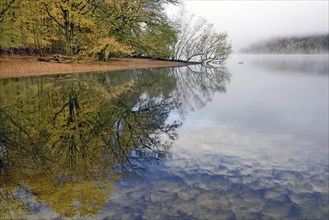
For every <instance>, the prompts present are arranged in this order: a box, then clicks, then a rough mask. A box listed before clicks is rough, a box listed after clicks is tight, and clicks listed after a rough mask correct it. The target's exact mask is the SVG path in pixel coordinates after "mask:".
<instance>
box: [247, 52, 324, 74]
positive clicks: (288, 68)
mask: <svg viewBox="0 0 329 220" xmlns="http://www.w3.org/2000/svg"><path fill="white" fill-rule="evenodd" d="M328 60H329V55H328V54H324V55H264V56H263V57H262V59H260V58H259V56H258V57H257V59H254V60H253V63H254V64H255V65H257V66H260V67H263V68H264V69H270V70H272V71H276V72H277V73H280V72H297V73H307V74H328V72H329V65H328Z"/></svg>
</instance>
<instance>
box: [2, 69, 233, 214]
mask: <svg viewBox="0 0 329 220" xmlns="http://www.w3.org/2000/svg"><path fill="white" fill-rule="evenodd" d="M229 79H230V75H229V73H228V72H227V70H226V69H225V68H214V69H203V68H201V67H193V68H192V67H183V68H172V69H168V68H166V69H158V70H133V71H126V72H113V73H106V74H84V75H80V76H57V77H38V78H33V77H32V78H25V79H3V80H1V81H0V101H1V102H0V103H1V105H0V162H1V164H0V165H1V167H0V170H1V174H0V196H1V202H0V213H1V214H0V218H17V217H24V216H26V215H27V214H28V213H30V212H32V213H33V212H34V211H35V210H36V209H39V208H40V203H43V204H45V205H48V206H50V207H51V208H52V209H53V210H54V211H55V212H56V213H57V214H58V215H60V216H62V217H75V216H92V215H95V214H97V213H98V211H99V209H100V208H101V207H102V205H103V204H104V203H105V202H106V201H108V200H109V199H110V192H111V189H112V188H113V187H114V185H115V183H116V181H118V180H119V179H121V178H123V177H141V176H142V175H143V172H145V171H146V170H147V168H148V167H149V166H150V165H151V164H157V163H160V162H161V161H162V160H163V159H165V158H168V157H170V146H171V144H172V141H174V140H175V139H176V137H177V132H176V129H177V128H178V127H179V126H180V125H181V124H182V123H181V121H182V120H181V119H180V120H179V121H170V120H168V117H169V114H170V113H171V112H172V111H177V112H180V113H181V116H183V115H184V114H186V113H187V110H191V109H193V108H202V107H203V106H205V105H206V103H207V102H208V101H209V100H211V98H212V96H213V94H214V93H215V92H225V86H226V83H227V82H228V81H229Z"/></svg>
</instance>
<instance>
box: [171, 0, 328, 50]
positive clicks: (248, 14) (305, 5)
mask: <svg viewBox="0 0 329 220" xmlns="http://www.w3.org/2000/svg"><path fill="white" fill-rule="evenodd" d="M328 2H329V1H327V0H324V1H316V0H313V1H312V0H309V1H305V0H304V1H296V0H295V1H288V0H283V1H247V0H245V1H222V0H217V1H204V0H202V1H201V0H195V1H193V0H183V4H184V5H185V8H186V9H187V10H188V11H189V12H191V13H194V14H195V15H196V16H200V17H204V18H206V19H207V20H208V22H209V23H212V24H214V26H215V28H216V30H217V31H218V32H224V31H226V32H228V34H229V36H230V40H231V41H232V45H233V50H234V51H235V52H238V51H239V50H240V49H241V48H244V47H247V46H249V45H250V44H252V43H255V42H258V41H262V40H266V39H270V38H273V37H286V36H287V37H291V36H305V35H307V36H309V35H316V34H326V33H328V26H329V23H328V10H329V9H328V7H329V4H328ZM176 8H177V7H169V8H168V10H167V11H168V14H169V16H172V15H173V14H175V13H176V11H177V10H176Z"/></svg>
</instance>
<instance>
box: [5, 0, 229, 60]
mask: <svg viewBox="0 0 329 220" xmlns="http://www.w3.org/2000/svg"><path fill="white" fill-rule="evenodd" d="M168 4H179V1H178V0H53V1H50V0H7V1H1V3H0V33H1V34H0V50H1V51H2V52H11V53H15V52H17V53H37V54H39V55H41V56H43V55H45V54H63V55H74V54H79V55H82V56H86V57H90V56H94V57H98V58H99V59H100V60H104V61H107V60H108V59H109V58H111V57H118V56H143V57H151V58H157V59H174V60H184V61H190V60H192V58H196V57H198V58H200V59H199V60H200V61H206V60H221V59H222V58H225V57H226V54H229V53H230V50H229V49H230V45H229V44H228V43H227V34H225V33H216V32H215V30H214V28H213V27H212V26H211V25H210V24H208V23H207V22H206V21H205V20H202V22H200V20H199V21H197V22H193V21H188V20H177V19H176V20H171V19H170V18H169V17H168V16H167V15H166V13H165V6H166V5H168ZM194 23H197V24H194ZM193 25H194V26H193ZM192 26H193V28H192ZM200 31H204V33H203V34H202V35H200V34H199V32H200ZM191 35H193V37H192V36H191ZM224 54H225V55H224ZM182 57H184V59H183V58H182Z"/></svg>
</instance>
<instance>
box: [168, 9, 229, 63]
mask: <svg viewBox="0 0 329 220" xmlns="http://www.w3.org/2000/svg"><path fill="white" fill-rule="evenodd" d="M172 26H173V27H174V29H175V31H176V33H177V37H176V41H175V43H174V45H173V46H172V57H171V58H172V60H179V61H185V62H190V61H194V62H200V63H206V64H209V63H210V62H212V61H219V62H222V61H224V60H225V59H226V58H227V57H228V56H229V55H230V53H231V52H232V49H231V44H230V43H229V42H228V35H227V33H217V32H216V31H215V29H214V26H213V25H212V24H209V23H208V22H207V20H206V19H204V18H195V17H194V15H193V14H188V13H187V12H186V11H185V9H184V8H182V9H181V12H180V13H178V16H177V17H176V18H174V21H173V24H172Z"/></svg>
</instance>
